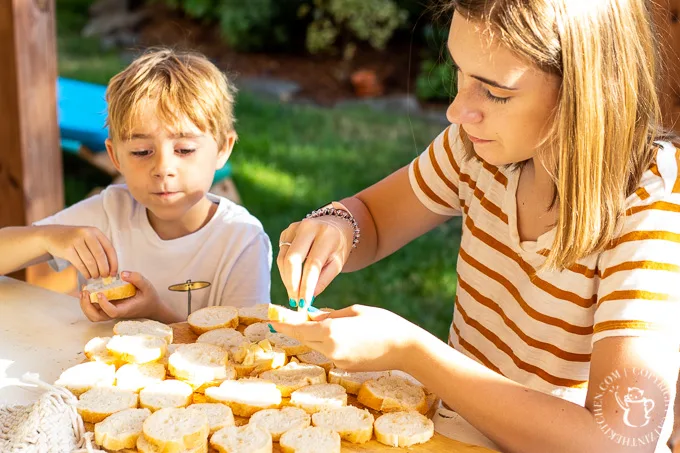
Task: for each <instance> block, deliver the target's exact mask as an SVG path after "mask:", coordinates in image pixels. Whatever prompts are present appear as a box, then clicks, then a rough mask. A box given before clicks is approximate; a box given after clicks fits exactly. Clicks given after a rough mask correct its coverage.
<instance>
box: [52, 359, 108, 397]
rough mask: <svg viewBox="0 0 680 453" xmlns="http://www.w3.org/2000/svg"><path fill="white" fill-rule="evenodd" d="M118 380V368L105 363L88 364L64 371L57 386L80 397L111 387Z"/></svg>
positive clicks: (81, 364)
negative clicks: (96, 389) (94, 390)
mask: <svg viewBox="0 0 680 453" xmlns="http://www.w3.org/2000/svg"><path fill="white" fill-rule="evenodd" d="M115 379H116V367H115V366H114V365H107V364H106V363H104V362H86V363H80V364H78V365H75V366H72V367H71V368H67V369H66V370H64V371H63V372H62V373H61V375H60V376H59V379H57V381H56V382H55V384H56V385H58V386H61V387H65V388H66V389H68V390H69V391H70V392H71V393H73V394H74V395H75V396H80V395H82V394H83V393H85V392H87V391H88V390H90V389H93V388H95V387H111V386H113V383H114V381H115Z"/></svg>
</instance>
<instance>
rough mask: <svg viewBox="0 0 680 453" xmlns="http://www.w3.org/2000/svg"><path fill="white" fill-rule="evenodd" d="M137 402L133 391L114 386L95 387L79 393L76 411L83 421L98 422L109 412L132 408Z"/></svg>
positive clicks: (137, 399) (113, 412)
mask: <svg viewBox="0 0 680 453" xmlns="http://www.w3.org/2000/svg"><path fill="white" fill-rule="evenodd" d="M138 403H139V398H138V396H137V394H136V393H135V392H132V391H130V390H121V389H118V388H115V387H95V388H93V389H91V390H88V391H87V392H85V393H83V394H82V395H80V399H79V400H78V405H77V406H76V408H77V410H78V413H79V414H80V416H81V417H82V418H83V421H85V422H88V423H99V422H101V421H102V420H104V419H105V418H106V417H108V416H109V415H111V414H115V413H116V412H120V411H122V410H125V409H131V408H132V409H134V408H136V407H137V404H138Z"/></svg>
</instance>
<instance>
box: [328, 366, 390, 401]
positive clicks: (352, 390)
mask: <svg viewBox="0 0 680 453" xmlns="http://www.w3.org/2000/svg"><path fill="white" fill-rule="evenodd" d="M389 375H390V372H389V371H359V372H349V371H345V370H341V369H339V368H334V369H332V370H330V371H329V372H328V382H330V383H332V384H340V385H342V386H343V387H345V389H346V390H347V393H349V394H351V395H356V394H358V393H359V390H360V389H361V386H362V385H363V383H364V382H366V381H368V380H371V379H373V380H375V379H378V378H381V377H386V376H389Z"/></svg>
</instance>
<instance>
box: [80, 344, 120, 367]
mask: <svg viewBox="0 0 680 453" xmlns="http://www.w3.org/2000/svg"><path fill="white" fill-rule="evenodd" d="M110 339H111V337H94V338H92V339H91V340H90V341H88V342H87V344H86V345H85V348H84V350H85V357H87V358H88V359H90V360H92V361H94V362H102V363H105V364H107V365H113V366H115V367H116V368H118V367H120V366H121V365H123V364H124V363H125V362H123V361H122V360H120V359H119V358H118V357H116V356H115V355H113V354H112V353H111V351H109V350H108V349H106V345H107V344H108V343H109V340H110Z"/></svg>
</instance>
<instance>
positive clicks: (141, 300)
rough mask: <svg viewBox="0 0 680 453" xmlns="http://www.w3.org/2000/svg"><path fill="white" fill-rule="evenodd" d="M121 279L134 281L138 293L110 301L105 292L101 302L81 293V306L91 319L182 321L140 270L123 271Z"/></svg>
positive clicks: (101, 295)
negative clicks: (97, 302)
mask: <svg viewBox="0 0 680 453" xmlns="http://www.w3.org/2000/svg"><path fill="white" fill-rule="evenodd" d="M120 278H121V280H124V281H126V282H128V283H132V284H133V285H135V287H136V288H137V294H135V295H134V296H132V297H130V298H127V299H123V300H121V301H113V302H110V301H108V300H107V299H106V297H104V295H103V294H98V296H99V299H98V301H99V304H93V303H91V302H90V293H89V292H88V291H83V292H82V293H81V295H80V307H81V308H82V310H83V313H85V316H87V318H88V319H89V320H90V321H93V322H98V321H108V320H110V319H117V318H149V319H155V320H157V321H160V322H164V323H166V324H171V323H173V322H178V321H181V320H182V319H181V317H179V316H177V314H175V313H174V312H173V311H172V310H171V309H170V308H169V307H168V306H167V305H165V304H164V303H163V301H162V300H161V299H160V297H159V295H158V292H157V291H156V288H154V287H153V285H152V284H151V282H149V280H147V279H146V278H144V277H142V275H141V274H140V273H139V272H122V273H121V276H120Z"/></svg>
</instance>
